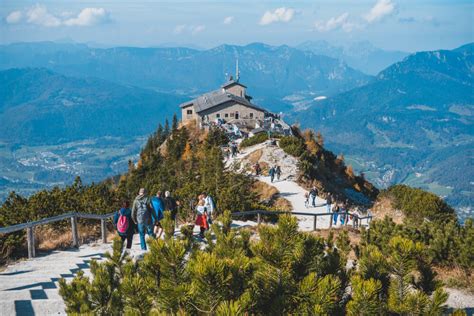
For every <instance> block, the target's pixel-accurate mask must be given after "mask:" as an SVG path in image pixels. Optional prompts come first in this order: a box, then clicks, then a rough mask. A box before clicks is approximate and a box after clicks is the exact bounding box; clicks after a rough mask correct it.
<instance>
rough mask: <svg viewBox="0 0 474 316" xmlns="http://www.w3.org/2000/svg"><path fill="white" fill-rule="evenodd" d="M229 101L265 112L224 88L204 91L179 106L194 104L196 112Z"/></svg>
mask: <svg viewBox="0 0 474 316" xmlns="http://www.w3.org/2000/svg"><path fill="white" fill-rule="evenodd" d="M229 101H234V102H236V103H239V104H242V105H245V106H248V107H251V108H253V109H255V110H258V111H262V112H267V111H266V110H265V109H263V108H261V107H259V106H257V105H255V104H253V103H251V102H250V101H249V100H247V99H246V98H242V97H239V96H236V95H234V94H232V93H229V92H226V91H225V90H224V89H219V90H214V91H211V92H208V93H205V94H203V95H201V96H199V97H197V98H196V99H194V100H191V101H188V102H185V103H182V104H180V107H181V108H185V107H188V106H191V105H192V106H194V109H195V111H196V113H199V112H202V111H205V110H208V109H211V108H213V107H216V106H218V105H221V104H224V103H227V102H229Z"/></svg>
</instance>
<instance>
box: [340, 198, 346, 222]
mask: <svg viewBox="0 0 474 316" xmlns="http://www.w3.org/2000/svg"><path fill="white" fill-rule="evenodd" d="M339 212H340V213H341V216H340V217H339V220H340V222H341V225H344V223H345V222H346V221H347V214H346V212H347V208H346V205H345V204H344V203H342V204H341V207H340V209H339Z"/></svg>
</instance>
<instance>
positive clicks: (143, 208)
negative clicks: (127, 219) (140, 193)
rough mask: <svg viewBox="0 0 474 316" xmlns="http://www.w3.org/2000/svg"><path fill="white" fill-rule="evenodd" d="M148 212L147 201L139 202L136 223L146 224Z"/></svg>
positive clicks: (148, 218)
mask: <svg viewBox="0 0 474 316" xmlns="http://www.w3.org/2000/svg"><path fill="white" fill-rule="evenodd" d="M150 215H151V214H150V212H149V210H148V200H147V199H145V200H143V199H142V200H139V201H138V205H137V221H138V223H145V224H148V223H149V220H150Z"/></svg>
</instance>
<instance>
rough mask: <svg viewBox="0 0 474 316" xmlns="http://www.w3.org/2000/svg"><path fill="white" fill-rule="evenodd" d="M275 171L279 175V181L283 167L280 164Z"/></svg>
mask: <svg viewBox="0 0 474 316" xmlns="http://www.w3.org/2000/svg"><path fill="white" fill-rule="evenodd" d="M275 173H276V176H277V181H280V176H281V168H280V166H276V168H275Z"/></svg>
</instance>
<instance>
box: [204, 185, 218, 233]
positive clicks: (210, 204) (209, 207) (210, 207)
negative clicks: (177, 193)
mask: <svg viewBox="0 0 474 316" xmlns="http://www.w3.org/2000/svg"><path fill="white" fill-rule="evenodd" d="M202 196H203V198H204V206H205V207H206V211H207V224H208V226H211V225H212V215H213V214H214V211H215V209H216V204H215V203H214V200H213V199H212V197H211V196H210V195H208V194H207V193H206V192H203V193H202Z"/></svg>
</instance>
